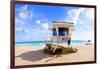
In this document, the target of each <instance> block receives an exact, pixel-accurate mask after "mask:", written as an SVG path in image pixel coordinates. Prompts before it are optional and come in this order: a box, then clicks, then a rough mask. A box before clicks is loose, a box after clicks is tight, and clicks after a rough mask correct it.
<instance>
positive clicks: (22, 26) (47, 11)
mask: <svg viewBox="0 0 100 69" xmlns="http://www.w3.org/2000/svg"><path fill="white" fill-rule="evenodd" d="M93 14H94V9H93V8H79V7H67V6H66V7H60V6H44V5H29V4H16V5H15V41H16V42H23V41H43V40H49V38H47V37H48V36H50V34H51V32H50V31H49V30H48V27H49V26H50V25H52V22H53V21H62V22H73V23H74V28H75V30H74V32H73V35H72V40H92V41H93V38H94V35H93V34H94V33H93V32H94V31H93V30H94V27H93V24H94V18H93V17H94V15H93Z"/></svg>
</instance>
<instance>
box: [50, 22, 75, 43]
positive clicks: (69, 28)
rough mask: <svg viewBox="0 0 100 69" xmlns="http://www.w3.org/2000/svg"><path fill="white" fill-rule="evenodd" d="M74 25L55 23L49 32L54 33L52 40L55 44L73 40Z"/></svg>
mask: <svg viewBox="0 0 100 69" xmlns="http://www.w3.org/2000/svg"><path fill="white" fill-rule="evenodd" d="M73 27H74V23H69V22H56V21H54V22H53V24H52V26H51V27H50V28H49V30H50V31H51V32H52V35H51V40H52V41H53V42H66V41H68V39H69V38H71V35H72V32H73V30H74V28H73Z"/></svg>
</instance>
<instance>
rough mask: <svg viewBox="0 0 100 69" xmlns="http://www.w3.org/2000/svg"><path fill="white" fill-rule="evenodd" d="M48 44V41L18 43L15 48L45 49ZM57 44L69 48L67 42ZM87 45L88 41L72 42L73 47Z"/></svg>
mask: <svg viewBox="0 0 100 69" xmlns="http://www.w3.org/2000/svg"><path fill="white" fill-rule="evenodd" d="M48 42H49V41H48ZM46 43H47V42H46V41H29V42H16V43H15V46H33V47H45V44H46ZM55 44H59V45H62V46H67V43H65V42H60V43H55ZM85 44H86V41H81V40H72V41H71V45H72V46H82V45H85Z"/></svg>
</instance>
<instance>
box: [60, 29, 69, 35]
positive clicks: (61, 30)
mask: <svg viewBox="0 0 100 69" xmlns="http://www.w3.org/2000/svg"><path fill="white" fill-rule="evenodd" d="M67 35H68V28H59V36H67Z"/></svg>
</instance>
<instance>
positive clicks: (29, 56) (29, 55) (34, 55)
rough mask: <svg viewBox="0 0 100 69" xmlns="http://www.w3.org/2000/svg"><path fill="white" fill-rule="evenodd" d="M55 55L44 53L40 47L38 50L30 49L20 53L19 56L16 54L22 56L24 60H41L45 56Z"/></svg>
mask: <svg viewBox="0 0 100 69" xmlns="http://www.w3.org/2000/svg"><path fill="white" fill-rule="evenodd" d="M53 56H54V55H48V54H46V53H44V52H43V49H40V50H37V51H28V52H25V53H22V54H20V55H19V56H15V57H21V58H22V59H24V60H28V61H31V62H34V61H39V60H41V59H43V58H47V57H53Z"/></svg>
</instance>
